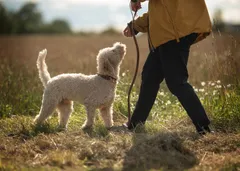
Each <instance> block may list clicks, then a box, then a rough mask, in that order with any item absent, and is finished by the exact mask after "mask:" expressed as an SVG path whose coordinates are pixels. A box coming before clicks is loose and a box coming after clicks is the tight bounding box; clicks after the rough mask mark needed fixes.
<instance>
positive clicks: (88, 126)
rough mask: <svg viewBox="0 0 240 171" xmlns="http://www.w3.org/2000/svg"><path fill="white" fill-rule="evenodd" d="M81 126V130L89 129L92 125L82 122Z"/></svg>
mask: <svg viewBox="0 0 240 171" xmlns="http://www.w3.org/2000/svg"><path fill="white" fill-rule="evenodd" d="M81 128H82V129H83V130H85V129H91V128H92V125H87V124H83V125H82V127H81Z"/></svg>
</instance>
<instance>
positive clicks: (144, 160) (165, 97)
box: [0, 61, 240, 171]
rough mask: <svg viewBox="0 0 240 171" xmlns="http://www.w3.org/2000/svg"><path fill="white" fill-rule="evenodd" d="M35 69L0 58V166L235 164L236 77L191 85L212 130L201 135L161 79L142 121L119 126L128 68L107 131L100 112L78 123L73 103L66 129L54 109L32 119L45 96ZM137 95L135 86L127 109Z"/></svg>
mask: <svg viewBox="0 0 240 171" xmlns="http://www.w3.org/2000/svg"><path fill="white" fill-rule="evenodd" d="M36 75H37V72H36V71H35V70H34V71H32V70H31V71H30V70H29V69H28V68H26V67H25V66H17V65H16V64H15V63H12V64H10V63H9V61H4V62H3V63H2V64H1V73H0V78H1V79H2V80H3V81H2V82H1V83H0V93H1V99H0V100H1V101H0V140H1V143H0V151H1V152H0V170H4V171H5V170H24V171H25V170H37V171H39V170H63V169H64V170H126V171H128V170H136V171H139V170H140V171H141V170H239V163H240V158H239V156H240V155H239V154H240V151H239V149H240V143H239V140H240V134H239V131H240V124H239V123H240V114H239V112H240V85H239V84H238V83H235V84H233V83H232V84H231V85H228V84H224V83H221V82H220V81H211V82H206V83H202V85H201V86H198V87H195V91H196V92H197V94H198V95H199V97H200V99H201V101H202V103H203V104H204V107H205V108H206V110H207V112H208V114H209V116H210V118H211V120H212V127H213V128H214V129H215V130H216V134H214V135H207V136H206V137H202V138H201V137H199V136H198V135H196V133H195V131H194V128H193V126H192V124H191V122H190V121H189V119H188V117H187V115H186V113H185V111H184V110H183V108H182V107H181V105H180V104H179V102H178V101H177V99H176V98H175V97H174V96H173V95H171V94H170V93H169V91H168V90H167V89H166V85H164V84H163V86H162V88H161V90H160V91H159V94H158V96H157V99H156V102H155V104H154V107H153V109H152V111H151V115H150V116H149V118H148V121H147V122H146V125H145V127H138V128H137V129H136V130H135V131H134V132H129V131H127V130H126V129H125V128H123V127H121V124H122V123H124V122H125V121H126V116H127V90H128V87H129V82H130V81H129V80H130V78H131V77H130V75H128V72H126V73H124V74H123V76H122V77H121V81H120V83H119V85H118V87H117V96H116V100H115V103H114V121H115V126H114V127H113V128H112V129H111V130H107V129H106V128H105V127H104V126H103V122H102V120H101V118H100V117H99V116H98V115H97V117H96V124H95V125H94V127H93V128H92V129H88V130H81V125H82V124H83V123H84V120H85V117H86V113H85V110H84V107H83V106H82V105H80V104H78V103H75V105H74V109H75V111H74V113H73V114H72V116H71V118H70V122H69V125H68V130H67V131H61V130H59V129H58V117H57V115H56V113H55V114H53V115H52V117H51V118H50V119H49V120H48V121H47V122H46V123H45V124H43V125H41V126H36V125H33V124H32V121H33V118H34V116H35V115H37V114H38V112H39V108H40V105H41V98H42V85H41V83H40V81H39V79H38V78H37V77H36ZM199 84H201V83H199ZM137 98H138V87H134V89H133V92H132V98H131V101H132V105H131V110H133V109H134V104H135V102H136V101H137Z"/></svg>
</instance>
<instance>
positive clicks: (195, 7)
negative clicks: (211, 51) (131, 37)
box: [134, 0, 212, 47]
mask: <svg viewBox="0 0 240 171" xmlns="http://www.w3.org/2000/svg"><path fill="white" fill-rule="evenodd" d="M141 1H142V2H143V1H146V0H141ZM148 6H149V9H148V12H147V13H145V14H143V15H142V16H141V17H139V18H137V19H136V20H135V21H134V29H135V30H137V31H139V32H143V33H145V32H148V30H149V37H150V40H151V43H152V45H153V46H154V47H158V46H159V45H162V44H164V43H166V42H168V41H170V40H174V39H176V40H177V41H179V38H181V37H184V36H186V35H189V34H191V33H199V37H198V38H197V40H196V42H197V41H199V40H201V39H203V38H205V37H206V36H207V35H209V33H210V32H211V29H212V25H211V21H210V17H209V14H208V10H207V7H206V4H205V1H204V0H149V5H148Z"/></svg>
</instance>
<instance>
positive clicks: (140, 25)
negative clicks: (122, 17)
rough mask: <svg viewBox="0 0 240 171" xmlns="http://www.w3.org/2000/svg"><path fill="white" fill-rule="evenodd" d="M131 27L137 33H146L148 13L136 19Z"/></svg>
mask: <svg viewBox="0 0 240 171" xmlns="http://www.w3.org/2000/svg"><path fill="white" fill-rule="evenodd" d="M133 27H134V29H135V30H136V31H138V32H142V33H146V32H147V31H148V13H145V14H143V15H142V16H141V17H138V18H137V19H136V20H135V21H134V22H133Z"/></svg>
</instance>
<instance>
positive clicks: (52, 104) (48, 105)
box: [34, 95, 58, 124]
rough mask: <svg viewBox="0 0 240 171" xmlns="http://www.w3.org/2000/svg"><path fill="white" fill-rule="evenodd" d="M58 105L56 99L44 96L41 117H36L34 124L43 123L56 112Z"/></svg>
mask: <svg viewBox="0 0 240 171" xmlns="http://www.w3.org/2000/svg"><path fill="white" fill-rule="evenodd" d="M57 103H58V102H57V100H56V99H55V98H53V97H52V98H50V97H46V96H45V95H44V97H43V102H42V106H41V110H40V112H39V115H37V116H36V117H35V119H34V122H35V123H36V124H41V123H43V122H44V121H45V120H46V119H47V118H48V117H49V116H50V115H51V114H52V113H53V112H54V110H55V109H56V106H57Z"/></svg>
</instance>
